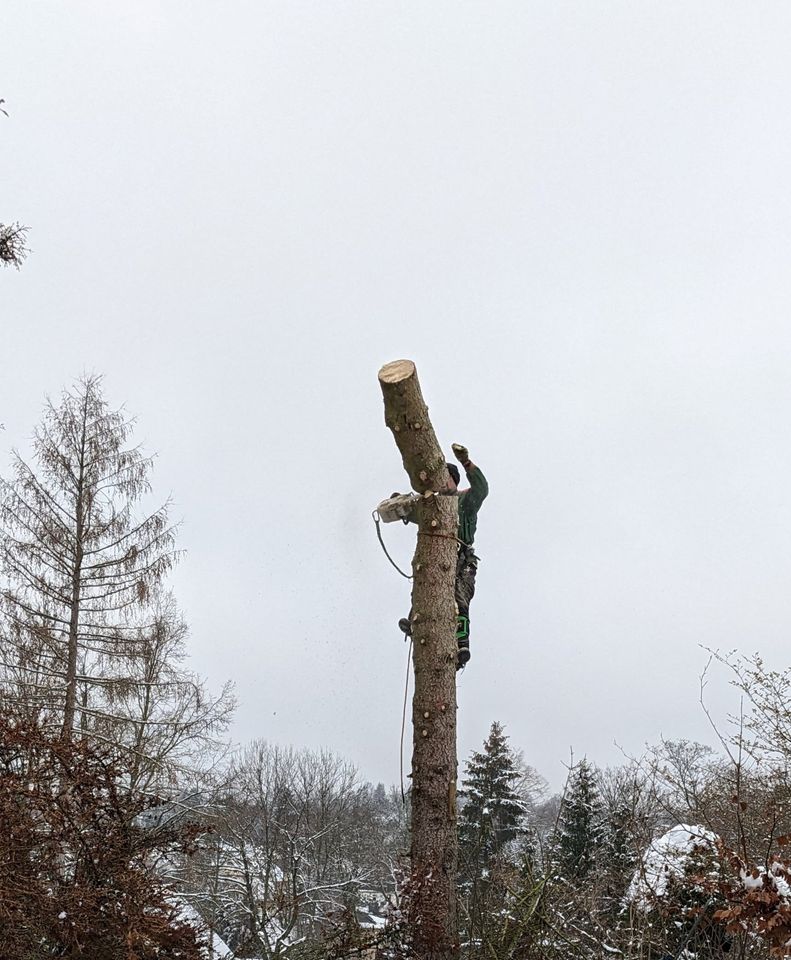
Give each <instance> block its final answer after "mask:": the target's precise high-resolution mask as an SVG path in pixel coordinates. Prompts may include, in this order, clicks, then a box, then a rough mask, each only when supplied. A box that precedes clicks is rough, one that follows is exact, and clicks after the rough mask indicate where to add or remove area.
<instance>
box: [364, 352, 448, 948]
mask: <svg viewBox="0 0 791 960" xmlns="http://www.w3.org/2000/svg"><path fill="white" fill-rule="evenodd" d="M379 383H380V385H381V388H382V393H383V395H384V405H385V423H386V424H387V426H388V427H389V428H390V430H391V431H392V433H393V437H394V438H395V442H396V444H397V446H398V449H399V451H400V452H401V457H402V459H403V462H404V469H405V470H406V472H407V473H408V474H409V479H410V482H411V484H412V487H413V489H414V490H415V491H417V493H419V494H421V496H422V500H421V501H420V504H419V510H418V535H417V549H416V550H415V556H414V559H413V561H412V566H413V575H414V579H413V586H412V637H413V647H412V649H413V656H412V660H413V666H414V672H415V692H414V696H413V699H412V726H413V747H412V773H411V777H412V838H411V849H410V860H411V867H410V880H409V888H408V893H409V904H410V907H409V925H410V933H411V939H412V948H413V950H414V954H415V956H416V957H419V958H420V960H451V958H454V957H457V956H458V954H459V936H458V920H457V912H456V867H457V837H456V774H457V758H456V602H455V598H454V580H455V575H456V553H457V540H456V534H457V528H458V501H457V499H456V497H453V496H443V495H442V494H443V493H445V492H446V491H447V490H448V489H449V484H450V475H449V474H448V469H447V466H446V464H445V457H444V455H443V453H442V450H441V448H440V446H439V443H438V442H437V438H436V435H435V434H434V428H433V427H432V425H431V421H430V420H429V416H428V408H427V406H426V404H425V402H424V400H423V395H422V393H421V391H420V384H419V382H418V378H417V371H416V369H415V365H414V363H412V362H411V361H410V360H395V361H393V362H392V363H388V364H386V365H385V366H384V367H382V369H381V370H380V371H379Z"/></svg>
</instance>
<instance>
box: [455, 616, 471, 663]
mask: <svg viewBox="0 0 791 960" xmlns="http://www.w3.org/2000/svg"><path fill="white" fill-rule="evenodd" d="M456 644H457V645H458V650H457V652H456V669H457V670H463V669H464V668H465V667H466V666H467V663H468V662H469V659H470V618H469V617H465V616H464V614H463V613H460V614H459V615H458V617H457V619H456Z"/></svg>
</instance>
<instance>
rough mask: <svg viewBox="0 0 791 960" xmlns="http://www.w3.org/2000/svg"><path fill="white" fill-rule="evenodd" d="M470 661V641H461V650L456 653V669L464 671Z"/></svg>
mask: <svg viewBox="0 0 791 960" xmlns="http://www.w3.org/2000/svg"><path fill="white" fill-rule="evenodd" d="M469 660H470V641H469V640H460V641H459V649H458V651H457V653H456V669H457V670H463V669H464V668H465V667H466V666H467V664H468V663H469Z"/></svg>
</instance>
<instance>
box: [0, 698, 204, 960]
mask: <svg viewBox="0 0 791 960" xmlns="http://www.w3.org/2000/svg"><path fill="white" fill-rule="evenodd" d="M125 782H128V771H127V770H126V769H125V767H124V764H123V762H121V761H120V760H119V758H118V756H117V755H116V754H115V753H114V752H112V751H110V750H101V749H97V747H96V746H95V745H94V744H89V743H87V742H85V741H77V742H67V741H64V740H62V739H59V738H57V737H53V736H52V735H50V734H46V733H44V732H43V731H42V730H41V729H40V728H39V726H38V725H37V724H36V723H35V722H30V721H27V720H23V719H20V718H18V717H14V716H11V715H9V714H8V713H0V956H2V957H3V960H33V958H39V957H43V956H60V957H90V958H91V960H154V958H157V960H199V958H200V957H201V956H203V951H202V943H201V939H200V937H199V935H198V933H197V932H196V930H195V929H194V928H193V927H192V926H191V925H190V924H189V923H188V922H186V921H185V920H184V919H182V918H181V917H180V911H179V908H178V906H177V901H174V900H173V899H171V895H170V892H169V890H168V889H167V887H166V885H165V883H164V881H163V880H162V878H161V875H160V873H159V872H158V871H157V869H156V868H157V864H158V862H160V861H161V860H162V859H163V858H166V857H168V856H169V855H171V854H175V853H176V852H177V851H179V850H183V849H184V848H185V847H186V846H188V845H189V844H191V843H192V842H193V841H194V832H193V833H191V832H190V831H179V830H178V829H177V828H165V829H162V828H158V829H155V830H151V829H146V828H145V827H143V826H142V825H141V822H140V814H141V813H142V812H143V810H144V809H146V807H147V806H148V805H149V804H147V803H146V802H145V801H144V800H143V799H142V798H141V797H139V796H135V795H132V794H130V793H129V792H128V791H127V790H125V788H124V783H125Z"/></svg>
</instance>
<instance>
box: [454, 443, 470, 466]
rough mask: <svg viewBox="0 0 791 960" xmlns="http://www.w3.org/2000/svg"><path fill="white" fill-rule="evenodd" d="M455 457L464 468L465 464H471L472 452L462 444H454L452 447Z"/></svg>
mask: <svg viewBox="0 0 791 960" xmlns="http://www.w3.org/2000/svg"><path fill="white" fill-rule="evenodd" d="M452 449H453V456H454V457H455V458H456V459H457V460H458V461H459V463H460V464H461V465H462V466H464V464H465V463H469V460H470V451H469V450H468V449H467V448H466V447H463V446H462V445H461V444H460V443H454V444H453V445H452Z"/></svg>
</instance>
